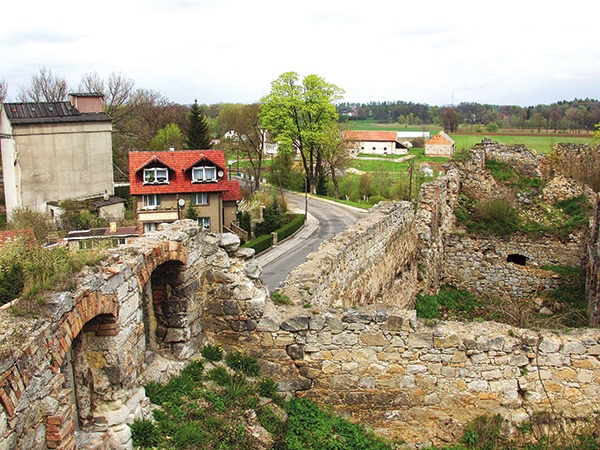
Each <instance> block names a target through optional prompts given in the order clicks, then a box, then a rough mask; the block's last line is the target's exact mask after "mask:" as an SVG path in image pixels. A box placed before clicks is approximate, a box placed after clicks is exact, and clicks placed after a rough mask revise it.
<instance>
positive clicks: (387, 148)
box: [359, 141, 407, 155]
mask: <svg viewBox="0 0 600 450" xmlns="http://www.w3.org/2000/svg"><path fill="white" fill-rule="evenodd" d="M359 153H367V154H370V155H404V154H406V153H407V151H406V150H405V149H400V148H396V143H395V142H392V141H388V142H374V141H362V142H361V143H360V151H359Z"/></svg>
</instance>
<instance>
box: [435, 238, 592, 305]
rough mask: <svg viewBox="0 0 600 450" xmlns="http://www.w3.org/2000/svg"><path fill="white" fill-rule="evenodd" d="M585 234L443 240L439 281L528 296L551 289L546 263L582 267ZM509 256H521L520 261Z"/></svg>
mask: <svg viewBox="0 0 600 450" xmlns="http://www.w3.org/2000/svg"><path fill="white" fill-rule="evenodd" d="M585 237H586V232H585V231H579V232H578V233H576V234H574V235H570V236H568V237H566V238H563V239H560V238H557V237H552V236H538V237H529V236H523V235H520V234H515V235H512V236H509V237H503V238H498V237H493V238H492V237H481V236H479V237H472V236H466V235H462V234H448V235H446V236H445V238H444V266H443V276H442V282H443V283H444V284H451V285H454V286H456V287H458V288H459V289H463V290H466V291H470V292H473V293H475V294H479V295H491V296H496V297H505V296H510V297H517V298H519V297H528V296H533V295H535V294H538V293H542V292H545V291H548V290H550V289H555V288H557V287H558V286H559V285H560V282H561V278H560V276H559V275H558V274H557V273H556V272H554V271H551V270H545V269H543V267H547V266H569V267H580V268H582V267H584V265H585V243H586V239H585ZM510 255H520V256H522V257H523V258H525V261H524V265H521V264H518V263H515V262H510V261H509V256H510Z"/></svg>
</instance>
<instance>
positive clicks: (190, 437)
mask: <svg viewBox="0 0 600 450" xmlns="http://www.w3.org/2000/svg"><path fill="white" fill-rule="evenodd" d="M209 442H211V437H210V436H208V435H207V434H206V433H205V432H204V430H203V429H202V426H201V425H200V424H199V423H196V422H185V423H183V424H181V425H180V426H179V427H178V428H177V431H176V432H175V435H174V436H173V444H174V445H175V447H176V448H202V447H201V446H202V445H203V444H207V443H209Z"/></svg>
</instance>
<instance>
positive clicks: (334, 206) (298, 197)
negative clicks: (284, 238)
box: [257, 191, 367, 291]
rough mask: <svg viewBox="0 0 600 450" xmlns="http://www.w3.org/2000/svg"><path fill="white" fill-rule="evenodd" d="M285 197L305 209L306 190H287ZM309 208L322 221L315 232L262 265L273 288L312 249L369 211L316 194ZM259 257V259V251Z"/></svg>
mask: <svg viewBox="0 0 600 450" xmlns="http://www.w3.org/2000/svg"><path fill="white" fill-rule="evenodd" d="M285 198H286V200H287V203H288V209H294V210H298V211H302V212H304V198H305V197H304V194H298V193H295V192H289V191H286V193H285ZM308 212H309V214H311V215H313V216H314V217H315V218H316V219H317V220H318V222H319V225H318V227H317V229H316V230H315V232H313V233H312V234H311V235H310V236H308V237H307V238H305V239H303V240H298V239H296V240H295V242H296V243H297V245H295V246H293V247H292V248H290V249H289V250H288V251H286V252H285V253H284V254H283V255H281V256H279V257H278V258H276V259H275V260H273V261H271V262H268V263H266V264H264V265H263V266H262V268H263V273H262V277H261V278H262V280H263V282H264V283H265V284H266V285H267V286H268V288H269V290H270V291H272V290H274V289H275V288H277V287H278V286H279V285H280V284H281V283H282V282H283V280H285V278H286V277H287V275H288V274H289V273H290V272H291V271H292V269H293V268H294V267H296V266H299V265H300V264H302V263H303V262H304V261H305V259H306V256H307V255H308V254H309V253H311V252H314V251H317V250H318V249H319V245H320V244H321V242H323V241H325V240H327V239H330V238H332V237H333V236H335V235H336V234H338V233H340V232H342V231H344V230H345V229H346V227H347V226H348V225H351V224H353V223H354V222H356V221H357V220H358V219H359V218H360V217H362V216H364V215H365V214H366V213H367V211H366V210H361V209H359V208H354V207H351V206H345V205H341V204H339V203H335V202H331V201H327V200H322V199H319V198H316V197H309V198H308ZM257 259H259V263H260V255H259V256H258V257H257Z"/></svg>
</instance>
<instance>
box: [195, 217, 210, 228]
mask: <svg viewBox="0 0 600 450" xmlns="http://www.w3.org/2000/svg"><path fill="white" fill-rule="evenodd" d="M198 225H200V226H201V227H202V228H203V229H205V230H210V217H198Z"/></svg>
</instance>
